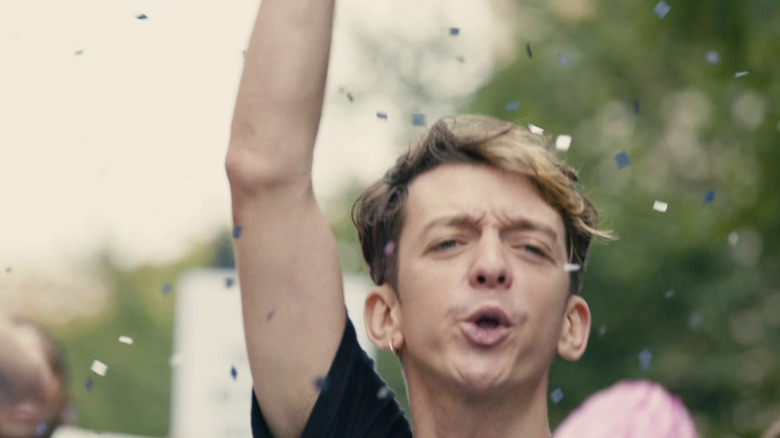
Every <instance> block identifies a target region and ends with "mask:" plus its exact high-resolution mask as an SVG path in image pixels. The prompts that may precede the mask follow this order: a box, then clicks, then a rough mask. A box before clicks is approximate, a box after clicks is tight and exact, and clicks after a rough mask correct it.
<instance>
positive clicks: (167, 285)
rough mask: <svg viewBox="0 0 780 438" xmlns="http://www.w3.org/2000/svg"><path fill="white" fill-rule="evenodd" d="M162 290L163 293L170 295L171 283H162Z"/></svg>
mask: <svg viewBox="0 0 780 438" xmlns="http://www.w3.org/2000/svg"><path fill="white" fill-rule="evenodd" d="M160 292H162V293H163V295H168V294H169V293H171V284H170V283H165V284H164V285H162V287H161V288H160Z"/></svg>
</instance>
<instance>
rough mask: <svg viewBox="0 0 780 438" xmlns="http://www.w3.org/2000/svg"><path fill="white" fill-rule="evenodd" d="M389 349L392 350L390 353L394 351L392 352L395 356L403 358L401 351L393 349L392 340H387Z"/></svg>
mask: <svg viewBox="0 0 780 438" xmlns="http://www.w3.org/2000/svg"><path fill="white" fill-rule="evenodd" d="M387 348H389V349H390V351H392V352H393V354H394V355H395V357H401V350H399V349H397V348H395V347H393V341H391V340H389V339H388V340H387Z"/></svg>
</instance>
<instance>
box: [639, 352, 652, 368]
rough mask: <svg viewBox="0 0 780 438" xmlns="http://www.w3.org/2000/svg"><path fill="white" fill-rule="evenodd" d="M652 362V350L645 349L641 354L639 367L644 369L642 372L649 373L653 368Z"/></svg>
mask: <svg viewBox="0 0 780 438" xmlns="http://www.w3.org/2000/svg"><path fill="white" fill-rule="evenodd" d="M652 362H653V353H651V352H650V350H648V349H644V350H642V352H641V353H639V367H640V368H642V371H649V370H650V368H651V367H652Z"/></svg>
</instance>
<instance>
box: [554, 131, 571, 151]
mask: <svg viewBox="0 0 780 438" xmlns="http://www.w3.org/2000/svg"><path fill="white" fill-rule="evenodd" d="M570 146H571V135H559V136H558V138H556V139H555V149H557V150H559V151H564V152H565V151H568V150H569V147H570Z"/></svg>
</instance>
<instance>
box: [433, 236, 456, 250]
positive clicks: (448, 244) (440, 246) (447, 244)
mask: <svg viewBox="0 0 780 438" xmlns="http://www.w3.org/2000/svg"><path fill="white" fill-rule="evenodd" d="M456 246H458V241H457V240H455V239H448V240H445V241H442V242H439V243H437V244H436V245H434V246H433V250H434V251H445V250H448V249H451V248H455V247H456Z"/></svg>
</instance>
